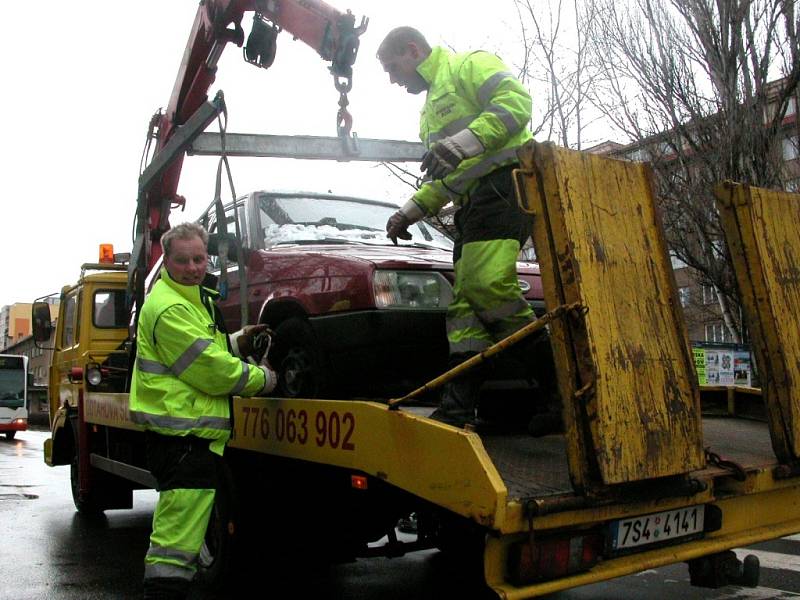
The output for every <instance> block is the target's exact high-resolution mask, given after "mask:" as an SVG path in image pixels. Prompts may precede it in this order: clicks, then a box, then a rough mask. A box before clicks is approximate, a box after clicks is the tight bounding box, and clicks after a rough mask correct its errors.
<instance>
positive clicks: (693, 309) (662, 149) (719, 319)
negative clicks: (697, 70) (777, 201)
mask: <svg viewBox="0 0 800 600" xmlns="http://www.w3.org/2000/svg"><path fill="white" fill-rule="evenodd" d="M783 81H784V80H778V81H774V82H771V83H770V84H769V90H768V99H769V100H768V102H769V104H768V109H767V111H766V112H767V114H766V115H765V116H764V121H765V123H766V122H767V121H768V120H769V119H771V118H772V117H773V116H774V114H775V105H776V103H777V98H778V94H779V92H780V91H781V90H782V85H783ZM799 106H800V101H799V99H798V96H797V95H795V97H792V98H789V103H788V106H787V109H786V113H785V115H784V117H783V119H782V122H781V124H780V133H779V135H780V137H781V147H780V157H779V159H780V160H781V161H782V163H781V173H782V180H783V185H784V188H785V190H786V191H789V192H800V121H799V120H798V114H797V113H798V107H799ZM712 118H713V117H712ZM685 131H687V132H689V133H688V135H690V136H691V135H693V134H692V131H694V129H693V124H692V123H689V124H688V125H687V126H686V127H685ZM675 137H676V136H675V135H674V132H665V133H661V134H658V135H655V136H652V137H650V138H647V139H644V140H642V141H638V142H635V143H632V144H628V145H621V144H618V143H615V142H611V141H608V142H603V143H602V144H599V145H597V146H594V147H592V148H589V149H588V150H587V152H593V153H596V154H604V155H608V156H613V157H615V158H623V159H626V160H633V161H654V162H658V163H659V164H660V166H661V168H662V169H664V170H665V172H667V173H669V165H670V162H671V161H672V162H677V161H676V160H675V159H676V158H678V157H677V154H676V152H677V151H681V152H683V154H684V158H686V157H687V156H688V158H689V160H691V157H692V156H693V155H692V153H691V152H689V147H688V143H687V142H685V140H684V142H683V143H681V142H680V141H679V140H675V139H674V138H675ZM679 139H682V138H679ZM676 144H677V145H676ZM694 156H697V154H696V153H695V154H694ZM776 158H778V157H776ZM712 210H713V209H712ZM709 218H711V217H709ZM673 268H674V270H675V280H676V284H677V287H678V293H679V300H680V303H681V306H682V307H683V311H684V316H685V319H686V326H687V330H688V333H689V339H690V340H691V341H692V342H694V343H701V344H740V343H742V342H746V341H747V340H746V336H747V332H746V330H745V329H744V328H743V327H741V326H740V328H741V330H742V331H743V336H742V337H744V338H745V339H743V340H742V339H735V337H734V335H732V333H731V331H730V329H729V328H728V327H727V326H726V325H725V322H724V320H723V312H722V309H721V305H720V302H719V299H718V297H717V292H716V290H715V289H714V287H713V286H710V285H708V282H707V281H704V280H703V279H702V278H701V277H700V276H699V273H697V272H696V271H694V270H692V269H691V268H690V267H688V266H686V265H685V264H683V263H681V262H680V261H678V260H675V259H674V260H673ZM729 313H733V314H732V315H731V318H732V320H734V321H737V322H738V323H739V324H741V322H742V314H741V309H740V308H739V307H734V308H733V310H729Z"/></svg>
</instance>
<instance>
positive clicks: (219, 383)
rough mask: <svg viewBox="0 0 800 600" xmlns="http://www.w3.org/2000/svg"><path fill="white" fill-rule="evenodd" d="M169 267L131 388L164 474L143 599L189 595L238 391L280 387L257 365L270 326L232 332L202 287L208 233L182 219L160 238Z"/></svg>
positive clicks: (159, 474) (152, 306) (154, 463)
mask: <svg viewBox="0 0 800 600" xmlns="http://www.w3.org/2000/svg"><path fill="white" fill-rule="evenodd" d="M161 244H162V247H163V250H164V266H163V268H162V270H161V275H160V279H159V280H158V281H157V282H156V283H155V285H154V286H153V289H152V291H151V292H150V294H149V295H148V296H147V299H146V300H145V302H144V305H143V306H142V310H141V314H140V315H139V323H138V327H137V337H136V344H137V356H136V363H135V365H134V370H133V379H132V384H131V394H130V414H131V419H132V420H133V421H134V422H136V423H139V424H141V425H143V426H144V427H145V429H146V434H145V435H146V436H147V463H148V468H149V469H150V472H151V473H152V474H153V476H154V477H155V478H156V481H157V483H158V491H159V497H158V503H157V505H156V509H155V514H154V515H153V532H152V534H151V536H150V548H149V549H148V551H147V555H146V557H145V574H144V597H145V598H159V599H160V598H170V599H172V598H186V597H187V594H188V591H189V585H190V582H191V580H192V578H193V577H194V574H195V572H196V570H197V567H196V565H197V558H198V555H199V552H200V548H201V546H202V543H203V539H204V537H205V533H206V528H207V526H208V522H209V518H210V515H211V510H212V508H213V505H214V496H215V490H216V488H217V482H218V481H219V474H220V469H221V468H222V465H221V460H222V453H223V450H224V448H225V444H226V442H227V441H228V438H229V437H230V433H231V412H230V411H231V406H230V399H231V397H232V396H234V395H239V396H255V395H260V394H266V393H269V392H271V391H272V390H273V388H274V387H275V383H276V379H277V378H276V375H275V372H274V371H272V369H271V368H270V367H269V365H268V364H267V363H266V357H265V358H264V359H262V364H260V365H255V364H250V363H248V362H247V361H246V360H244V359H245V358H247V357H248V356H249V355H250V354H252V352H253V338H254V336H255V335H257V334H259V333H262V332H263V331H264V330H266V326H253V327H246V328H244V329H242V330H240V331H238V332H236V333H234V334H232V335H231V336H230V339H229V336H228V335H227V334H226V333H225V329H224V324H223V321H222V318H221V315H220V313H219V310H218V308H217V307H216V305H215V299H216V296H217V292H215V291H214V290H212V289H208V288H206V287H203V285H202V284H203V280H204V278H205V276H206V267H207V265H208V254H207V251H206V246H207V244H208V233H207V232H206V230H205V229H203V228H202V227H201V226H199V225H196V224H194V223H183V224H181V225H178V226H177V227H174V228H172V229H170V230H169V231H167V232H166V233H165V234H164V235H163V236H162V238H161Z"/></svg>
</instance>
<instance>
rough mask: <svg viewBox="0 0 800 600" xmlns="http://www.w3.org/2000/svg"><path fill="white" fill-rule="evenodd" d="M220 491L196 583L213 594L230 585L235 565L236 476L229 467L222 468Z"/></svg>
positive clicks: (198, 567) (203, 547)
mask: <svg viewBox="0 0 800 600" xmlns="http://www.w3.org/2000/svg"><path fill="white" fill-rule="evenodd" d="M220 478H221V481H220V484H219V489H217V493H216V495H215V496H214V508H213V509H212V511H211V518H210V519H209V521H208V527H207V528H206V536H205V540H204V541H203V545H202V546H201V547H200V555H199V557H198V559H197V573H196V575H195V580H196V581H197V582H198V583H200V585H201V586H202V587H204V588H207V589H209V590H211V591H215V592H216V591H221V589H222V586H223V585H225V584H227V583H230V582H229V578H230V575H231V573H232V571H233V566H234V552H235V551H236V548H235V546H234V535H235V533H236V516H235V515H236V510H235V504H234V501H235V492H234V487H233V476H232V474H231V473H230V470H229V469H228V468H227V467H223V468H222V469H221V475H220Z"/></svg>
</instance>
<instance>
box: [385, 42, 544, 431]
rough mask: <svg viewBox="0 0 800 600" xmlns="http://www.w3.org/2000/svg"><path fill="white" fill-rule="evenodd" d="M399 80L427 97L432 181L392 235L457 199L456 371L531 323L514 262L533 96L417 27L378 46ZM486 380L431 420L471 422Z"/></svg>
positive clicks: (390, 227)
mask: <svg viewBox="0 0 800 600" xmlns="http://www.w3.org/2000/svg"><path fill="white" fill-rule="evenodd" d="M378 59H379V60H380V61H381V65H382V66H383V68H384V70H385V71H386V73H388V74H389V80H390V82H391V83H395V84H397V85H399V86H401V87H404V88H405V89H406V91H407V92H408V93H410V94H419V93H421V92H423V91H425V92H426V98H425V104H424V106H423V108H422V112H421V115H420V138H421V139H422V142H423V143H424V145H425V146H426V148H428V152H427V153H426V154H425V156H424V158H423V160H422V166H421V168H422V170H423V171H424V172H425V178H424V183H423V185H422V186H421V187H420V189H419V190H418V191H417V192H416V193H415V194H414V196H413V197H412V198H411V199H410V200H408V202H406V204H405V205H404V206H403V207H402V208H401V209H400V210H398V211H397V212H396V213H395V214H394V215H393V216H392V217H391V218H390V219H389V221H388V222H387V224H386V231H387V235H388V237H389V238H391V239H392V240H393V241H394V242H395V243H397V238H401V239H410V238H411V235H410V233H409V232H408V227H409V225H411V224H413V223H415V222H417V221H419V220H420V219H422V218H423V217H425V216H428V215H435V214H437V213H438V212H439V211H440V210H441V208H442V207H443V206H444V205H445V204H447V203H449V202H453V203H454V204H455V205H456V207H458V210H457V211H456V213H455V217H454V219H455V226H456V236H455V246H454V248H453V263H454V269H455V285H454V298H453V302H452V303H451V304H450V306H449V307H448V310H447V337H448V342H449V347H450V367H451V368H452V367H453V366H455V365H457V364H458V363H460V362H463V361H464V360H466V359H467V358H469V357H470V356H471V355H473V354H476V353H479V352H481V351H483V350H485V349H486V348H488V347H489V346H490V345H492V344H493V343H494V342H496V341H498V340H500V339H502V338H504V337H507V336H508V335H510V334H511V333H513V332H514V331H516V330H517V329H519V328H520V327H522V326H524V325H526V324H527V323H529V322H530V321H531V320H532V319H533V318H534V317H533V311H532V310H531V308H530V306H528V303H527V302H526V301H525V299H524V298H523V296H522V293H521V291H520V288H519V282H518V277H517V269H516V259H517V255H518V253H519V250H520V247H521V245H522V244H523V243H524V242H525V240H526V239H527V238H528V236H529V235H530V230H531V222H530V218H529V217H528V216H527V215H525V214H524V213H522V211H520V210H519V208H518V207H517V203H516V199H515V197H514V187H513V184H512V176H511V172H512V170H513V169H514V168H515V167H517V165H518V159H517V149H518V148H519V147H520V146H521V145H522V144H524V143H525V142H527V141H528V140H530V139H531V138H532V135H531V133H530V131H528V129H527V125H528V122H529V121H530V117H531V98H530V95H529V94H528V92H527V91H526V90H525V88H524V87H523V86H522V85H521V84H520V82H519V81H518V80H517V79H516V78H515V77H514V76H513V75H512V74H511V73H510V72H509V69H508V67H506V65H505V64H504V63H503V62H502V61H501V60H500V59H499V58H498V57H497V56H495V55H493V54H490V53H488V52H483V51H477V52H466V53H459V54H454V53H452V52H450V51H448V50H447V49H445V48H442V47H435V48H431V47H430V45H429V44H428V42H427V41H426V40H425V38H424V37H423V35H422V34H421V33H420V32H419V31H417V30H416V29H413V28H411V27H398V28H397V29H394V30H392V31H391V32H389V34H388V35H387V36H386V38H385V39H384V40H383V42H382V43H381V45H380V47H379V49H378ZM480 385H481V381H480V379H479V378H478V377H477V376H476V375H474V374H467V375H465V376H462V377H461V378H459V379H456V380H455V381H453V382H452V383H449V384H446V385H445V387H444V389H443V392H442V400H441V403H440V405H439V408H438V409H437V410H436V411H435V412H434V413H433V415H432V418H435V419H438V420H440V421H443V422H446V423H450V424H452V425H456V426H463V425H465V424H467V423H472V422H473V421H474V417H475V410H476V408H477V402H478V395H479V390H480Z"/></svg>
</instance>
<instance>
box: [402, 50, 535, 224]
mask: <svg viewBox="0 0 800 600" xmlns="http://www.w3.org/2000/svg"><path fill="white" fill-rule="evenodd" d="M417 71H418V72H419V74H420V75H422V77H424V78H425V81H427V82H428V84H429V87H428V94H427V96H426V98H425V105H424V106H423V108H422V114H421V115H420V123H419V136H420V139H421V140H422V142H423V144H424V145H425V147H426V148H430V147H431V146H433V144H435V143H436V142H437V141H439V140H441V139H442V138H445V137H448V136H451V135H453V134H455V133H458V132H459V131H461V130H462V129H464V128H469V130H470V131H472V133H474V134H475V135H476V136H477V137H478V139H479V140H480V141H481V143H482V144H483V148H484V152H483V153H482V154H479V155H477V156H475V157H473V158H470V159H467V160H464V161H462V162H461V164H460V165H458V168H457V169H456V170H455V171H453V172H452V173H451V174H450V175H448V176H447V177H445V178H444V179H443V180H439V181H434V182H428V183H425V184H424V185H423V186H422V187H421V188H420V189H419V190H418V191H417V193H416V194H415V195H414V201H415V202H416V203H417V204H418V205H419V206H420V208H422V209H424V210H425V212H426V213H427V214H429V215H435V214H436V213H438V212H439V210H441V208H442V207H443V206H444V205H445V204H447V203H448V202H451V201H452V202H453V203H455V204H456V205H460V204H461V203H462V202H463V200H464V198H465V196H466V194H467V193H468V192H469V191H470V190H471V188H472V187H474V185H475V183H476V182H477V180H478V179H479V178H481V177H483V176H484V175H487V174H489V173H491V172H492V171H494V170H495V169H497V168H498V167H501V166H504V165H508V164H512V163H515V162H517V148H518V147H519V146H521V145H522V144H524V143H525V142H527V141H528V140H530V139H532V138H533V136H532V135H531V132H530V131H528V129H527V125H528V122H529V121H530V119H531V97H530V94H528V92H527V91H526V90H525V88H524V87H523V86H522V84H521V83H520V82H519V80H518V79H517V78H516V77H514V75H513V74H512V73H511V72H510V71H509V70H508V67H506V65H505V64H504V63H503V61H501V60H500V59H499V58H498V57H497V56H495V55H494V54H490V53H488V52H483V51H477V52H468V53H462V54H453V53H451V52H450V51H448V50H446V49H445V48H442V47H438V46H437V47H435V48H433V50H432V51H431V54H430V56H428V57H427V58H426V59H425V60H424V61H423V62H422V63H421V64H420V65H419V66H418V67H417Z"/></svg>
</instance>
